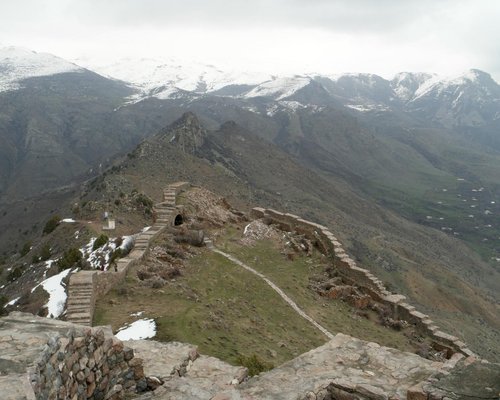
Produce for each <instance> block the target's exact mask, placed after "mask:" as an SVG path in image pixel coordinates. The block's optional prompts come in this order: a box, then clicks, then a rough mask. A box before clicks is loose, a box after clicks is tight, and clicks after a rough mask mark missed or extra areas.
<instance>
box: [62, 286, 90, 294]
mask: <svg viewBox="0 0 500 400" xmlns="http://www.w3.org/2000/svg"><path fill="white" fill-rule="evenodd" d="M68 292H70V293H92V292H93V290H92V288H84V287H74V286H70V287H69V289H68Z"/></svg>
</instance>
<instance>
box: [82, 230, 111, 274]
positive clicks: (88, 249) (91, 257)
mask: <svg viewBox="0 0 500 400" xmlns="http://www.w3.org/2000/svg"><path fill="white" fill-rule="evenodd" d="M96 239H97V238H95V237H93V238H91V239H90V241H89V242H88V243H87V244H86V245H85V246H83V247H82V248H81V249H80V252H81V253H82V254H83V258H85V259H86V260H87V261H88V262H89V264H90V266H91V268H93V269H100V270H102V271H107V269H108V268H109V261H110V259H111V254H112V253H113V252H114V251H115V249H116V244H115V242H114V239H110V240H108V242H107V243H106V244H104V245H103V246H101V247H99V248H97V249H95V250H92V248H93V246H94V242H95V240H96Z"/></svg>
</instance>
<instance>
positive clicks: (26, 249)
mask: <svg viewBox="0 0 500 400" xmlns="http://www.w3.org/2000/svg"><path fill="white" fill-rule="evenodd" d="M30 250H31V242H26V243H24V245H23V247H22V249H21V251H20V252H19V254H20V255H21V257H24V256H25V255H26V254H28V253H29V252H30Z"/></svg>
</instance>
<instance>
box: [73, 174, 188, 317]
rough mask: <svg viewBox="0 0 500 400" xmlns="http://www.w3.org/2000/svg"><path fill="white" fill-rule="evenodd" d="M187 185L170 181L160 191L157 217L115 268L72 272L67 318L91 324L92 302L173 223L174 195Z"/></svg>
mask: <svg viewBox="0 0 500 400" xmlns="http://www.w3.org/2000/svg"><path fill="white" fill-rule="evenodd" d="M187 186H188V183H186V182H178V183H174V184H172V185H169V186H167V187H166V188H165V190H164V191H163V201H162V202H161V203H158V204H156V205H155V208H154V212H155V215H156V221H155V223H154V225H153V226H152V227H151V228H150V229H149V230H147V231H145V232H142V233H140V234H139V235H137V236H136V238H135V243H134V247H133V249H132V251H131V252H130V253H129V254H128V255H127V257H124V258H120V259H119V260H118V261H117V263H116V264H117V270H116V271H79V272H77V273H75V274H72V275H71V277H70V280H69V285H68V301H67V311H66V319H67V320H68V321H70V322H74V323H76V324H81V325H87V326H90V325H92V318H93V315H94V308H95V302H96V300H97V299H98V298H99V297H100V296H104V295H105V294H106V293H108V292H109V291H110V290H111V288H113V286H115V285H116V284H118V283H119V282H122V281H123V280H124V279H125V276H126V275H127V271H128V270H129V268H130V267H132V266H133V265H135V264H136V263H138V262H140V261H141V260H142V259H143V258H144V256H145V255H146V254H147V252H148V250H149V243H150V242H151V240H152V239H154V238H156V237H157V236H158V234H159V233H161V232H163V231H164V230H165V229H166V228H167V227H168V226H171V225H174V224H175V220H176V219H177V220H178V216H179V213H178V212H177V211H176V196H177V194H178V193H179V192H180V191H182V190H183V189H185V188H186V187H187Z"/></svg>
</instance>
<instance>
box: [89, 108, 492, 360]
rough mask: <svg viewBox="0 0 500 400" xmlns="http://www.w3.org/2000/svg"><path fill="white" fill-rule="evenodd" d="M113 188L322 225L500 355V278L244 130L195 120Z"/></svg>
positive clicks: (114, 175) (183, 123)
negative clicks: (193, 189) (194, 191)
mask: <svg viewBox="0 0 500 400" xmlns="http://www.w3.org/2000/svg"><path fill="white" fill-rule="evenodd" d="M190 132H191V133H192V134H194V136H192V137H190V138H187V139H183V140H182V141H181V142H182V143H187V142H189V143H195V145H193V146H188V147H186V146H181V145H180V143H181V142H179V137H180V136H182V135H190ZM173 138H175V139H173ZM195 138H197V139H196V140H194V139H195ZM103 179H104V180H103V185H102V186H108V187H113V188H114V189H113V192H112V193H114V196H116V193H117V192H119V191H120V186H119V185H120V182H124V181H126V182H130V184H127V185H129V186H131V187H136V188H137V189H138V190H139V191H143V192H145V193H147V194H148V195H150V196H151V197H152V198H159V197H160V195H161V191H162V188H163V187H164V185H165V184H166V183H168V182H171V181H176V180H189V181H191V182H192V183H194V184H198V185H202V186H204V187H207V188H210V189H212V190H214V191H216V192H218V193H220V194H223V195H225V196H226V197H227V198H228V199H229V200H230V201H231V202H232V203H233V204H237V205H239V206H244V205H245V204H246V205H261V206H270V207H274V208H277V209H281V210H285V211H289V212H294V213H297V214H299V215H301V216H304V217H306V218H308V219H313V220H316V221H320V222H322V223H324V224H326V225H327V226H330V227H331V229H332V230H333V231H334V232H335V234H337V235H338V236H339V238H341V240H342V241H343V242H344V243H345V244H346V246H347V247H348V249H349V251H350V252H351V253H352V254H353V255H355V256H356V257H357V258H358V260H359V261H360V263H361V265H363V266H365V267H368V268H370V269H373V270H374V271H375V272H376V273H377V275H379V276H381V277H382V278H383V279H384V280H386V281H387V282H389V283H390V284H392V285H394V286H395V287H397V288H398V290H401V291H403V292H404V293H406V294H408V295H409V296H410V298H411V300H412V301H413V302H415V303H417V304H419V305H420V306H421V307H422V308H423V309H424V310H426V311H428V312H429V313H431V315H433V316H435V318H437V319H440V320H441V319H442V320H444V321H445V322H444V324H445V325H446V328H447V329H449V330H450V331H453V332H455V333H456V334H459V335H460V336H462V335H463V336H462V337H464V338H465V339H466V340H467V342H470V343H471V346H472V347H474V348H475V349H476V350H477V351H479V352H488V351H489V352H490V357H491V354H498V349H496V348H495V345H494V343H495V341H497V340H498V335H497V333H495V331H496V330H497V329H498V328H499V321H498V318H497V311H498V309H497V308H496V306H495V305H494V300H493V299H492V298H489V297H488V296H487V295H486V291H485V290H484V287H485V286H486V283H485V282H486V281H490V283H491V282H492V281H493V282H497V283H498V272H496V271H495V270H493V269H491V268H490V267H489V266H488V265H487V264H485V263H484V262H482V261H481V260H480V259H479V258H478V257H477V256H476V255H475V254H474V253H473V252H471V251H470V250H469V249H468V248H467V247H466V246H464V245H463V244H462V243H461V242H460V241H459V240H456V239H454V238H451V237H449V236H447V235H445V234H443V233H440V232H438V231H436V230H434V229H430V228H426V227H423V226H421V225H418V224H414V223H411V222H409V221H407V220H404V219H402V218H401V217H399V216H397V215H395V214H394V213H391V212H388V211H386V210H384V209H383V208H381V207H379V206H377V205H375V204H374V203H373V202H371V201H370V200H369V199H365V198H363V196H361V195H360V194H359V193H356V190H353V188H352V187H351V186H350V183H349V182H348V181H345V180H344V179H342V178H340V177H332V176H329V177H326V178H322V177H320V176H319V175H318V174H317V173H315V172H313V171H311V170H308V169H306V168H304V167H303V166H302V165H301V164H299V163H297V162H296V161H294V160H293V159H292V158H291V157H290V156H289V155H288V154H286V153H285V152H283V151H282V150H280V149H279V148H278V147H276V146H274V145H272V144H270V143H268V142H265V141H263V140H262V139H260V138H259V137H257V136H255V135H253V134H252V133H250V132H249V131H248V130H246V129H244V128H242V127H241V126H239V125H238V124H236V123H234V122H227V123H224V124H223V125H222V126H221V127H220V129H218V130H216V131H206V130H205V129H204V128H203V127H201V126H200V125H199V122H197V119H196V117H195V116H194V115H193V114H187V115H185V116H184V117H183V118H182V119H181V120H180V121H178V122H176V124H175V125H173V126H171V127H169V128H167V129H165V130H163V131H162V132H161V133H160V134H158V135H156V136H154V137H152V138H151V139H148V140H146V141H145V142H144V143H142V144H141V145H140V146H139V147H138V149H137V150H135V151H134V152H133V153H131V156H130V157H128V158H127V159H126V160H124V161H123V162H122V163H120V164H118V165H117V166H116V167H115V168H114V170H113V171H111V172H110V173H108V174H107V175H106V177H105V178H103ZM106 182H107V183H106ZM100 186H101V185H98V187H100ZM127 187H128V186H127ZM112 193H111V196H113V194H112ZM109 204H113V197H111V198H110V200H109ZM497 283H492V285H493V286H494V285H496V284H497ZM438 288H439V289H438ZM497 289H498V288H497ZM492 290H494V289H493V287H492ZM464 293H466V294H467V297H465V298H464V296H463V295H464ZM477 318H480V319H481V321H483V322H482V325H478V324H477V323H476V319H477ZM458 321H460V322H458ZM457 323H459V324H460V326H461V327H462V328H461V331H460V332H457V330H456V329H455V325H456V324H457ZM487 349H488V350H487ZM491 349H493V350H491Z"/></svg>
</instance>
